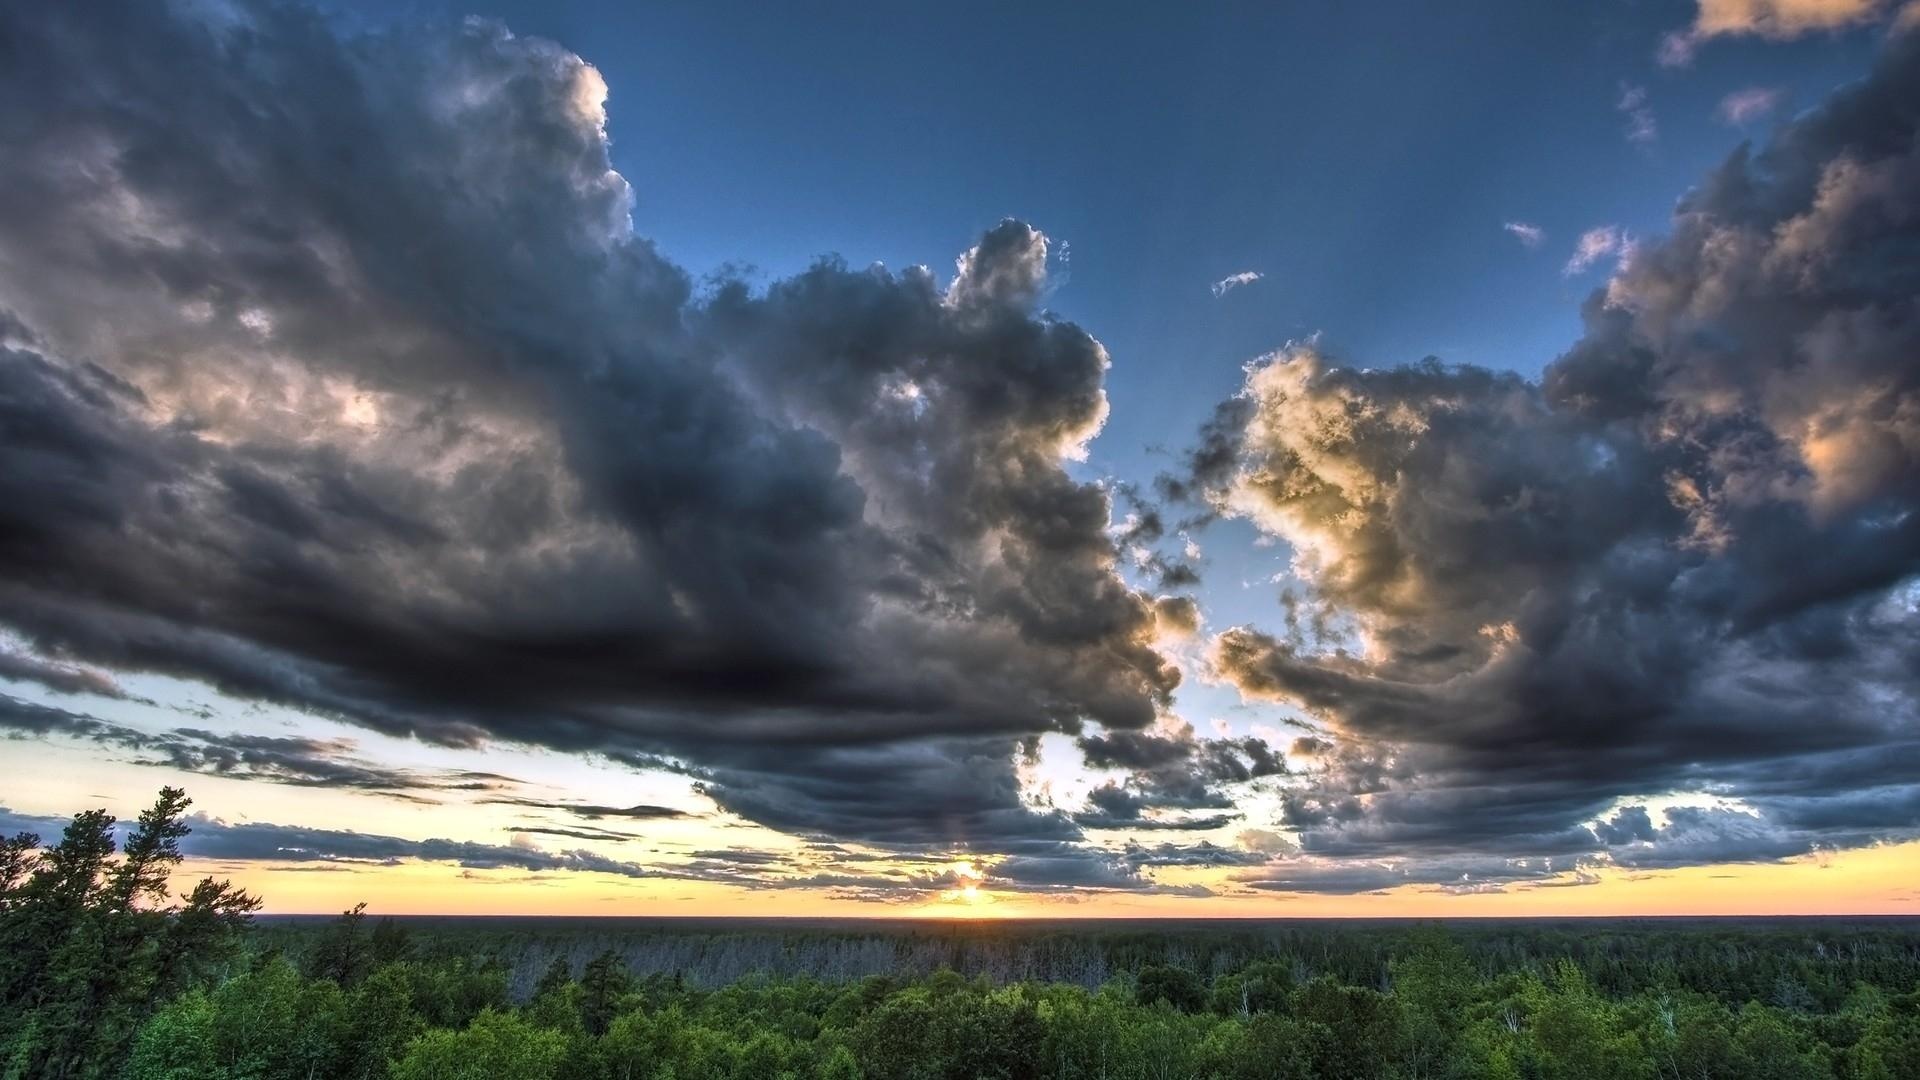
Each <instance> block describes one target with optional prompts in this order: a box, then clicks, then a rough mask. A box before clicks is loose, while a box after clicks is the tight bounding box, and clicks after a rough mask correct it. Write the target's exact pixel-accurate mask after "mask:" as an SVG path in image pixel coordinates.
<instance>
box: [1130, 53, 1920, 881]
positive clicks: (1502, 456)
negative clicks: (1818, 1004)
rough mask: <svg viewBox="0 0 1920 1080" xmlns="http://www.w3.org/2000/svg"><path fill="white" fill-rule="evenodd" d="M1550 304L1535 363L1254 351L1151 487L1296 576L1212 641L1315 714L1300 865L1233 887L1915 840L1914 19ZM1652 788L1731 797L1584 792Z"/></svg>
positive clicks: (1917, 123)
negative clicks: (1599, 272) (1185, 461)
mask: <svg viewBox="0 0 1920 1080" xmlns="http://www.w3.org/2000/svg"><path fill="white" fill-rule="evenodd" d="M1585 315H1586V322H1587V331H1586V334H1585V335H1584V337H1582V338H1581V340H1580V341H1579V342H1578V343H1577V344H1575V345H1574V347H1573V348H1572V349H1571V350H1569V351H1568V352H1567V353H1566V354H1565V355H1564V356H1562V357H1560V358H1559V359H1558V360H1556V361H1555V362H1554V363H1552V364H1551V365H1549V366H1548V367H1547V368H1546V369H1545V372H1544V374H1543V377H1542V378H1541V380H1540V381H1538V382H1533V381H1529V380H1526V379H1524V378H1522V377H1520V376H1518V375H1514V374H1508V373H1498V372H1492V371H1487V370H1482V369H1479V368H1474V367H1470V366H1449V365H1443V364H1440V363H1438V362H1435V361H1428V362H1426V363H1423V364H1418V365H1414V366H1410V367H1401V368H1391V369H1363V368H1348V367H1340V366H1336V365H1335V364H1334V363H1333V362H1332V361H1331V360H1330V359H1329V358H1327V357H1326V356H1324V355H1322V354H1321V353H1320V352H1319V351H1318V350H1317V349H1316V348H1314V347H1312V346H1303V347H1295V348H1290V349H1289V350H1287V351H1285V352H1283V353H1281V354H1279V355H1276V356H1275V357H1273V358H1270V359H1269V360H1268V361H1266V362H1264V363H1262V364H1260V365H1257V366H1256V367H1254V368H1253V369H1252V370H1251V371H1250V373H1249V376H1248V380H1247V385H1246V389H1245V392H1244V393H1243V394H1242V395H1241V396H1239V397H1237V398H1236V399H1235V400H1234V401H1233V402H1231V403H1230V404H1228V405H1227V406H1225V407H1223V408H1222V410H1221V412H1220V415H1219V417H1218V418H1217V419H1216V421H1215V422H1214V423H1213V424H1212V425H1211V426H1210V427H1209V429H1208V430H1207V432H1206V433H1204V435H1203V438H1202V440H1201V445H1200V447H1199V448H1198V449H1197V450H1196V451H1195V452H1194V453H1193V455H1192V457H1191V460H1190V462H1189V466H1190V467H1189V469H1188V470H1187V472H1186V474H1185V475H1183V476H1181V477H1177V478H1173V479H1171V480H1169V481H1168V482H1167V483H1166V484H1165V485H1163V490H1164V491H1165V492H1166V493H1167V494H1170V495H1174V496H1180V497H1187V498H1193V499H1198V500H1200V501H1201V502H1203V503H1204V505H1206V506H1208V507H1209V508H1211V509H1212V510H1213V511H1214V512H1216V513H1222V514H1232V515H1238V516H1243V517H1245V518H1247V519H1249V520H1251V521H1253V522H1254V523H1255V524H1256V525H1258V526H1260V527H1261V528H1263V529H1265V530H1267V531H1268V532H1270V533H1272V534H1274V535H1276V536H1279V537H1281V538H1284V539H1285V540H1287V541H1289V542H1290V543H1291V544H1292V545H1293V548H1294V551H1295V568H1296V571H1297V573H1298V574H1299V576H1300V577H1301V578H1302V580H1303V582H1304V583H1305V586H1306V590H1307V593H1308V595H1307V597H1306V598H1305V599H1304V601H1303V603H1305V604H1306V605H1307V606H1308V608H1309V609H1311V611H1312V616H1311V617H1310V618H1304V619H1302V618H1293V617H1290V618H1289V619H1288V623H1287V627H1286V630H1285V632H1283V633H1268V632H1264V631H1262V630H1259V629H1256V628H1251V627H1243V628H1237V629H1233V630H1229V631H1227V632H1225V633H1223V634H1220V635H1218V636H1217V637H1216V638H1215V639H1214V641H1213V648H1212V661H1213V663H1214V666H1215V668H1216V670H1217V671H1218V672H1219V673H1220V674H1221V675H1223V676H1224V677H1226V678H1228V679H1230V680H1231V681H1232V682H1234V683H1235V684H1237V685H1238V686H1239V688H1240V689H1241V690H1242V691H1243V692H1244V693H1245V694H1247V695H1248V696H1250V697H1255V698H1262V699H1274V700H1280V701H1284V702H1287V703H1289V704H1291V705H1293V706H1295V707H1297V708H1299V709H1301V710H1303V711H1304V712H1305V713H1307V714H1308V715H1309V717H1311V718H1312V719H1313V720H1314V721H1315V723H1316V726H1324V728H1325V732H1324V736H1323V737H1316V745H1315V746H1314V747H1312V748H1310V753H1308V754H1305V755H1303V762H1296V771H1297V772H1299V773H1300V777H1301V779H1300V782H1299V783H1298V784H1297V785H1291V786H1289V787H1288V789H1287V790H1286V791H1284V792H1283V794H1282V804H1283V809H1284V813H1285V817H1286V819H1287V823H1288V824H1289V825H1291V826H1293V827H1295V828H1296V829H1298V830H1299V832H1300V844H1301V848H1302V851H1303V853H1304V854H1302V855H1300V856H1290V857H1288V858H1284V859H1281V860H1279V861H1278V862H1277V863H1276V866H1275V868H1274V869H1273V871H1272V872H1271V873H1265V872H1261V871H1256V872H1253V874H1252V876H1250V877H1249V879H1248V881H1249V884H1252V885H1253V886H1254V887H1256V888H1262V889H1283V890H1288V889H1291V890H1303V891H1305V890H1317V891H1362V890H1363V889H1365V888H1369V887H1373V886H1374V885H1375V884H1376V883H1378V884H1382V885H1384V884H1391V883H1393V882H1396V881H1399V882H1403V883H1405V882H1427V883H1440V884H1445V885H1447V886H1448V887H1476V886H1479V885H1486V886H1487V887H1498V886H1499V885H1501V884H1502V883H1505V882H1509V881H1514V880H1519V878H1518V877H1516V875H1515V874H1514V872H1513V871H1512V870H1511V869H1510V868H1508V867H1507V864H1506V863H1504V862H1495V863H1488V862H1486V861H1485V860H1486V859H1487V857H1489V856H1499V857H1502V858H1507V857H1524V858H1527V859H1529V860H1541V859H1552V860H1554V861H1555V862H1554V865H1556V866H1557V867H1559V869H1560V870H1561V871H1563V872H1564V871H1566V870H1569V869H1571V868H1572V866H1573V863H1571V862H1569V861H1568V860H1578V859H1582V858H1600V857H1603V853H1604V857H1610V858H1611V859H1612V860H1613V861H1615V862H1617V863H1620V864H1622V865H1636V866H1671V865H1682V864H1689V863H1700V862H1714V861H1747V860H1753V859H1775V858H1782V857H1790V856H1794V855H1799V854H1804V853H1807V852H1811V851H1816V850H1821V849H1824V848H1831V847H1846V846H1854V845H1859V844H1867V843H1872V842H1875V841H1877V840H1882V839H1903V838H1910V837H1914V836H1916V835H1920V781H1916V773H1915V772H1914V750H1913V746H1914V743H1915V740H1916V738H1917V737H1920V727H1916V725H1917V724H1920V662H1916V660H1915V658H1916V657H1917V656H1920V576H1916V575H1920V364H1916V363H1915V357H1916V356H1920V37H1916V36H1915V35H1913V34H1908V35H1906V36H1905V37H1898V38H1895V39H1894V40H1892V41H1891V42H1889V44H1888V45H1887V46H1886V50H1885V53H1884V55H1883V56H1882V57H1881V58H1880V60H1879V62H1878V64H1877V67H1876V68H1875V70H1874V72H1873V73H1872V75H1871V76H1870V77H1869V78H1867V79H1866V80H1864V81H1863V82H1861V83H1859V84H1857V85H1855V86H1852V87H1849V88H1847V89H1844V90H1842V91H1840V92H1839V93H1838V94H1836V95H1835V97H1834V98H1833V99H1832V100H1830V101H1829V102H1828V103H1826V104H1825V105H1824V106H1823V107H1821V108H1819V109H1817V110H1814V111H1812V112H1810V113H1808V114H1806V115H1804V116H1802V117H1801V118H1799V119H1798V120H1796V121H1795V122H1794V123H1792V124H1790V125H1788V126H1786V127H1785V128H1783V129H1782V130H1781V131H1780V132H1779V134H1778V135H1777V136H1776V138H1775V139H1774V140H1773V142H1772V143H1771V144H1769V145H1767V146H1765V147H1763V148H1759V149H1753V148H1748V147H1742V148H1741V149H1739V150H1738V151H1736V152H1735V153H1734V154H1733V155H1732V156H1731V157H1729V158H1728V159H1727V161H1726V162H1725V164H1723V165H1722V166H1721V167H1720V168H1719V169H1717V170H1715V171H1714V172H1713V173H1712V174H1711V175H1709V176H1708V177H1707V178H1706V179H1705V181H1704V182H1703V183H1702V184H1701V185H1700V186H1699V187H1698V188H1697V189H1695V190H1694V191H1693V192H1691V193H1690V194H1688V196H1687V197H1686V198H1685V199H1684V200H1682V201H1681V203H1680V204H1679V208H1678V210H1677V212H1676V215H1675V217H1674V220H1673V228H1672V233H1671V235H1669V236H1668V237H1666V238H1664V239H1659V240H1656V241H1653V242H1649V243H1644V244H1641V245H1639V246H1638V247H1637V248H1636V249H1635V250H1634V251H1633V252H1632V253H1630V255H1629V256H1628V257H1627V258H1626V259H1625V260H1624V262H1623V264H1622V266H1621V268H1620V270H1619V271H1618V272H1617V274H1616V275H1615V277H1614V279H1613V280H1612V281H1611V282H1610V283H1609V284H1608V286H1607V287H1606V288H1605V289H1604V290H1602V291H1600V292H1597V293H1596V294H1594V296H1593V297H1592V298H1591V299H1590V300H1589V301H1588V303H1587V305H1586V310H1585ZM1674 791H1679V792H1698V793H1711V794H1713V795H1715V796H1718V797H1721V798H1723V799H1732V800H1737V801H1736V802H1735V803H1734V804H1732V805H1730V806H1727V807H1703V806H1690V807H1680V808H1677V809H1674V810H1672V811H1671V812H1669V813H1668V814H1667V815H1666V820H1665V823H1664V824H1663V825H1661V826H1659V827H1658V828H1656V827H1655V824H1654V822H1653V821H1652V820H1651V818H1650V817H1649V816H1648V815H1647V813H1646V810H1645V809H1644V808H1637V809H1635V808H1630V809H1627V810H1621V811H1618V812H1615V808H1616V807H1617V806H1618V805H1619V801H1620V800H1621V799H1623V798H1624V799H1628V800H1632V799H1635V798H1640V797H1647V796H1653V795H1661V794H1665V793H1669V792H1674ZM1595 823H1597V824H1595ZM1590 826H1591V827H1590ZM1316 860H1334V861H1327V862H1323V861H1316ZM1356 860H1372V862H1371V863H1370V864H1367V865H1362V864H1360V863H1359V862H1357V861H1356ZM1539 865H1540V863H1538V862H1537V861H1530V862H1529V863H1528V864H1527V866H1528V867H1529V870H1528V873H1532V872H1533V870H1534V869H1535V868H1537V867H1538V866H1539ZM1368 866H1370V867H1371V868H1368Z"/></svg>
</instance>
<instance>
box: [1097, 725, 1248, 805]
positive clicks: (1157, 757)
mask: <svg viewBox="0 0 1920 1080" xmlns="http://www.w3.org/2000/svg"><path fill="white" fill-rule="evenodd" d="M1079 745H1080V748H1081V750H1082V751H1083V752H1084V754H1085V755H1086V761H1087V764H1088V765H1091V766H1093V767H1095V768H1103V769H1126V770H1129V773H1130V774H1129V775H1128V776H1127V777H1126V778H1125V779H1123V780H1117V781H1108V782H1106V783H1104V784H1101V785H1100V786H1098V787H1096V788H1094V789H1093V790H1092V791H1091V792H1089V793H1088V795H1087V802H1088V809H1087V810H1085V811H1082V812H1081V813H1078V814H1075V815H1074V820H1075V821H1076V822H1078V823H1079V824H1080V825H1082V826H1084V827H1086V828H1090V829H1182V830H1204V829H1216V828H1220V827H1222V826H1224V825H1227V824H1230V823H1231V822H1233V821H1234V820H1236V819H1237V818H1238V816H1239V815H1238V814H1207V815H1201V816H1188V817H1166V816H1149V814H1148V811H1152V810H1168V809H1174V810H1231V809H1233V808H1234V807H1235V806H1236V804H1237V803H1236V798H1235V794H1236V793H1235V792H1234V791H1232V790H1230V786H1231V785H1236V784H1244V783H1246V782H1247V781H1250V780H1257V779H1261V778H1263V777H1270V776H1278V775H1281V774H1283V773H1285V772H1286V763H1285V762H1284V761H1282V760H1281V758H1280V756H1279V755H1278V754H1276V753H1274V751H1273V748H1272V747H1269V746H1268V745H1267V744H1266V742H1265V741H1264V740H1261V739H1259V738H1255V737H1253V736H1245V737H1241V738H1219V739H1202V738H1199V737H1198V736H1196V735H1195V734H1194V731H1193V727H1192V725H1189V724H1184V723H1181V724H1176V725H1173V726H1170V727H1166V728H1162V729H1159V730H1156V731H1111V732H1105V733H1101V734H1089V735H1083V736H1081V738H1080V740H1079Z"/></svg>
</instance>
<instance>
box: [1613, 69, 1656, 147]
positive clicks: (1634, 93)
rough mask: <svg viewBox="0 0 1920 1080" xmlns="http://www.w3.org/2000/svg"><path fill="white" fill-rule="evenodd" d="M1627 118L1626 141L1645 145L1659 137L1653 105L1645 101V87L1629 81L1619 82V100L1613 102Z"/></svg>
mask: <svg viewBox="0 0 1920 1080" xmlns="http://www.w3.org/2000/svg"><path fill="white" fill-rule="evenodd" d="M1614 108H1616V109H1618V110H1620V112H1621V114H1622V115H1624V116H1625V117H1626V118H1627V141H1628V142H1630V143H1633V144H1635V145H1637V146H1645V145H1647V144H1649V143H1652V142H1655V141H1656V140H1658V139H1659V138H1660V122H1659V120H1658V119H1657V118H1656V117H1655V116H1654V115H1653V106H1652V105H1650V104H1648V102H1647V88H1646V87H1644V86H1634V85H1632V84H1631V83H1621V84H1620V100H1619V101H1617V102H1615V103H1614Z"/></svg>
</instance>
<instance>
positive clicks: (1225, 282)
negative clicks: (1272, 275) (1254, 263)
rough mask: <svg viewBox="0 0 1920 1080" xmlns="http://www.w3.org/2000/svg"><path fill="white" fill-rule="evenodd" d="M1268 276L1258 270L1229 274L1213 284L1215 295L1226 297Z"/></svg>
mask: <svg viewBox="0 0 1920 1080" xmlns="http://www.w3.org/2000/svg"><path fill="white" fill-rule="evenodd" d="M1266 276H1267V275H1265V274H1263V273H1261V272H1260V271H1258V270H1242V271H1240V272H1239V273H1237V274H1228V275H1227V276H1226V277H1223V278H1221V279H1220V280H1219V281H1216V282H1214V283H1213V295H1215V296H1225V295H1227V294H1228V293H1230V292H1232V291H1233V290H1235V289H1237V288H1239V287H1240V286H1242V285H1251V284H1253V283H1254V282H1256V281H1259V280H1260V279H1261V278H1263V277H1266Z"/></svg>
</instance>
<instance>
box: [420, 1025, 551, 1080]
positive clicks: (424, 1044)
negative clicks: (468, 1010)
mask: <svg viewBox="0 0 1920 1080" xmlns="http://www.w3.org/2000/svg"><path fill="white" fill-rule="evenodd" d="M566 1051H567V1039H566V1036H564V1035H562V1034H560V1033H559V1032H557V1031H543V1030H541V1029H540V1028H537V1027H534V1026H533V1025H532V1024H529V1023H527V1022H526V1021H525V1020H523V1019H521V1018H520V1017H518V1016H516V1015H514V1014H513V1013H502V1012H494V1011H493V1010H492V1009H488V1010H486V1011H485V1012H482V1013H481V1014H480V1015H479V1016H476V1017H474V1019H473V1023H472V1024H470V1025H469V1026H468V1027H467V1028H466V1029H465V1030H462V1031H447V1030H445V1029H437V1030H434V1031H429V1032H427V1033H426V1034H424V1035H422V1036H420V1037H419V1038H417V1039H415V1040H414V1041H413V1045H411V1046H409V1047H407V1052H406V1055H405V1056H404V1057H402V1058H401V1059H400V1060H399V1061H398V1062H396V1063H395V1064H394V1067H393V1080H550V1078H551V1077H554V1076H556V1075H558V1069H559V1067H560V1060H561V1058H562V1057H563V1056H565V1054H566Z"/></svg>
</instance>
